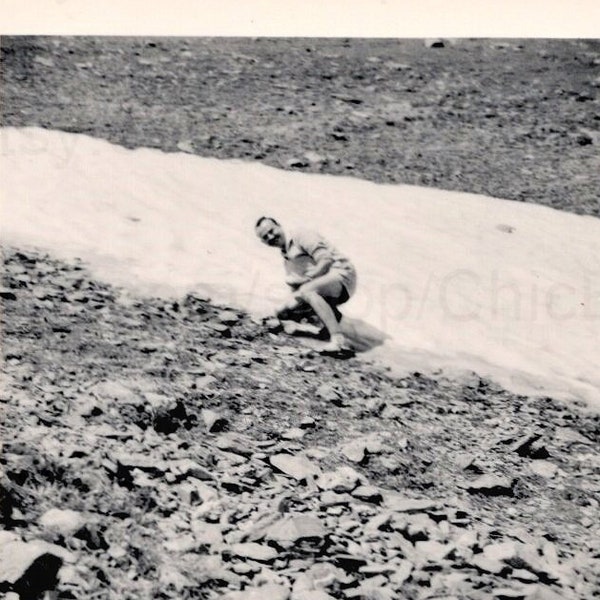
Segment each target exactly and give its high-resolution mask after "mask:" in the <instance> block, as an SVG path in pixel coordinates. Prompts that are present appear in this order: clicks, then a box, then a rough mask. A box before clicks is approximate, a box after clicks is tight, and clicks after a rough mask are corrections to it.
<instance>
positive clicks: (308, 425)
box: [300, 417, 317, 429]
mask: <svg viewBox="0 0 600 600" xmlns="http://www.w3.org/2000/svg"><path fill="white" fill-rule="evenodd" d="M316 425H317V422H316V421H315V420H314V419H313V418H312V417H304V418H303V419H302V420H301V421H300V428H301V429H312V428H314V427H316Z"/></svg>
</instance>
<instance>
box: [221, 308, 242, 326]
mask: <svg viewBox="0 0 600 600" xmlns="http://www.w3.org/2000/svg"><path fill="white" fill-rule="evenodd" d="M217 318H218V319H219V321H220V322H221V323H224V324H225V325H235V324H236V323H237V322H238V321H239V320H240V317H239V315H238V314H237V313H235V312H233V311H232V310H224V311H223V312H221V313H219V315H218V316H217Z"/></svg>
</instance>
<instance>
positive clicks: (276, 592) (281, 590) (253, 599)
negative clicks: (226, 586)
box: [222, 583, 290, 600]
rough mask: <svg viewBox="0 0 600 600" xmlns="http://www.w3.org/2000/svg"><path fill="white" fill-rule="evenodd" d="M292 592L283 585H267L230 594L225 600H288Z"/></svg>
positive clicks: (224, 597) (226, 595)
mask: <svg viewBox="0 0 600 600" xmlns="http://www.w3.org/2000/svg"><path fill="white" fill-rule="evenodd" d="M289 597H290V590H289V589H288V588H287V587H286V586H283V585H278V584H276V583H266V584H265V585H261V586H251V587H247V588H245V589H244V590H242V591H239V592H229V593H228V594H225V595H224V596H222V598H223V600H288V598H289Z"/></svg>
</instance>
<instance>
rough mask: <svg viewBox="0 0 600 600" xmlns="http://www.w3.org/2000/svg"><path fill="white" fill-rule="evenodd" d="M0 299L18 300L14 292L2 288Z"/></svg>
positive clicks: (0, 289)
mask: <svg viewBox="0 0 600 600" xmlns="http://www.w3.org/2000/svg"><path fill="white" fill-rule="evenodd" d="M0 298H3V299H4V300H16V299H17V295H16V294H15V293H14V291H13V290H11V289H9V288H5V287H2V288H0Z"/></svg>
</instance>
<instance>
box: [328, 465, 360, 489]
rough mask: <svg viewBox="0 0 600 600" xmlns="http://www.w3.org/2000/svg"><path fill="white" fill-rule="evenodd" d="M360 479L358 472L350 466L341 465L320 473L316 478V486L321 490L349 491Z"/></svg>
mask: <svg viewBox="0 0 600 600" xmlns="http://www.w3.org/2000/svg"><path fill="white" fill-rule="evenodd" d="M362 480H363V478H362V476H361V475H360V473H358V472H357V471H355V470H354V469H353V468H352V467H348V466H343V467H340V468H339V469H337V470H335V471H326V472H324V473H321V474H320V475H319V477H318V479H317V486H318V487H319V489H321V490H331V491H334V492H337V493H343V492H351V491H352V490H353V489H354V488H356V486H357V485H358V484H359V483H361V481H362Z"/></svg>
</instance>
